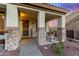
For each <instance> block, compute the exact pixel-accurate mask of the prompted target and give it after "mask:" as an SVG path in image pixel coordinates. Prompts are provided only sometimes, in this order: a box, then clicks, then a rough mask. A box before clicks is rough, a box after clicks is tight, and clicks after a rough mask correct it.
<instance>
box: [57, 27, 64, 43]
mask: <svg viewBox="0 0 79 59" xmlns="http://www.w3.org/2000/svg"><path fill="white" fill-rule="evenodd" d="M57 34H58V40H59V41H60V42H65V40H66V28H58V33H57Z"/></svg>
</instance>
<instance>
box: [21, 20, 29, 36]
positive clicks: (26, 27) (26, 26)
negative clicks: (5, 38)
mask: <svg viewBox="0 0 79 59" xmlns="http://www.w3.org/2000/svg"><path fill="white" fill-rule="evenodd" d="M22 24H23V37H29V20H22Z"/></svg>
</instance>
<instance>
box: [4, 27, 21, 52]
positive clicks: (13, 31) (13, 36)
mask: <svg viewBox="0 0 79 59" xmlns="http://www.w3.org/2000/svg"><path fill="white" fill-rule="evenodd" d="M6 31H8V33H5V36H6V39H5V50H8V51H10V50H15V49H17V48H18V46H19V41H20V40H19V28H17V27H7V28H6Z"/></svg>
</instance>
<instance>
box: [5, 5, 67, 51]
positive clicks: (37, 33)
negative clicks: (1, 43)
mask: <svg viewBox="0 0 79 59" xmlns="http://www.w3.org/2000/svg"><path fill="white" fill-rule="evenodd" d="M4 5H5V6H6V7H5V9H6V10H5V11H6V14H5V15H6V16H5V20H6V21H5V24H6V25H5V31H7V32H5V37H6V38H5V50H7V51H11V50H16V49H17V48H18V47H19V45H20V41H21V40H22V39H23V38H27V37H31V38H33V37H36V38H37V39H36V41H37V42H38V45H40V46H42V45H47V44H49V43H47V41H46V33H47V32H49V27H48V23H47V22H48V21H49V20H53V19H58V26H57V37H58V40H59V41H61V42H65V40H66V29H65V14H66V12H62V11H55V10H53V12H52V11H51V10H48V9H44V8H40V7H37V8H35V7H30V6H29V4H4ZM26 6H27V7H26Z"/></svg>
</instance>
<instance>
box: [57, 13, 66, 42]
mask: <svg viewBox="0 0 79 59" xmlns="http://www.w3.org/2000/svg"><path fill="white" fill-rule="evenodd" d="M58 39H59V40H60V41H61V42H65V40H66V26H65V16H64V15H63V16H61V17H60V18H59V19H58Z"/></svg>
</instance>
